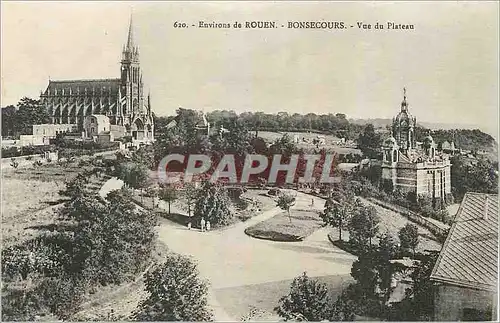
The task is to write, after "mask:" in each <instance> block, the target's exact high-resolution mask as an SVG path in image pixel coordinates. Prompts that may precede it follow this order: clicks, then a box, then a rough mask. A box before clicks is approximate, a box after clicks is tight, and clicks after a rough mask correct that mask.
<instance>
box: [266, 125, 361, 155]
mask: <svg viewBox="0 0 500 323" xmlns="http://www.w3.org/2000/svg"><path fill="white" fill-rule="evenodd" d="M284 134H288V135H289V136H290V137H291V138H292V139H293V138H294V136H295V135H297V136H298V137H299V139H300V140H299V143H298V147H299V148H304V149H312V148H316V145H314V144H313V143H312V141H313V140H314V139H316V138H317V137H318V134H317V133H308V132H286V131H284V132H273V131H259V137H261V138H263V139H264V140H266V141H267V142H270V143H272V142H274V141H275V140H276V139H279V138H281V137H282V136H283V135H284ZM322 136H323V137H324V138H325V141H326V143H325V144H324V145H321V146H320V147H319V148H325V149H327V150H330V151H334V152H336V153H338V154H342V155H344V154H361V151H360V150H359V149H356V148H353V147H347V146H345V147H343V146H340V145H336V144H333V142H336V141H338V140H339V138H337V137H335V136H333V135H322ZM302 138H305V139H306V142H304V141H303V140H302Z"/></svg>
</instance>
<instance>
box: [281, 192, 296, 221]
mask: <svg viewBox="0 0 500 323" xmlns="http://www.w3.org/2000/svg"><path fill="white" fill-rule="evenodd" d="M295 200H296V199H295V196H293V195H292V194H289V193H282V194H280V195H279V196H278V199H277V201H276V206H278V207H280V208H281V209H282V210H283V211H286V213H287V214H288V220H289V221H290V222H292V216H291V215H290V208H291V207H292V206H294V205H295Z"/></svg>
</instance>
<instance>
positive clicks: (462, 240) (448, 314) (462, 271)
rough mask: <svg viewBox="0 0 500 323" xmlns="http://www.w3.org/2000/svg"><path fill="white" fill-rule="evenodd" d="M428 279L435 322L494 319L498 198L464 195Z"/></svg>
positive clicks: (471, 194)
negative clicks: (433, 285) (432, 289)
mask: <svg viewBox="0 0 500 323" xmlns="http://www.w3.org/2000/svg"><path fill="white" fill-rule="evenodd" d="M431 280H432V281H433V282H434V283H435V284H436V293H435V320H436V321H450V320H451V321H464V320H491V319H492V318H495V317H496V313H497V309H496V304H497V289H498V195H491V194H482V193H467V194H466V195H465V197H464V199H463V201H462V204H461V205H460V208H459V210H458V212H457V215H456V216H455V220H454V223H453V225H452V227H451V229H450V232H449V234H448V237H447V239H446V241H445V243H444V245H443V248H442V250H441V253H440V254H439V258H438V259H437V261H436V264H435V266H434V269H433V271H432V274H431Z"/></svg>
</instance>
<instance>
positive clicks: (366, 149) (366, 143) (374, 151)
mask: <svg viewBox="0 0 500 323" xmlns="http://www.w3.org/2000/svg"><path fill="white" fill-rule="evenodd" d="M358 147H359V149H360V150H361V151H362V152H363V154H364V155H365V156H367V157H368V158H376V157H377V155H378V151H379V149H380V147H381V139H380V135H379V134H377V133H376V132H375V128H374V127H373V125H372V124H371V123H370V124H367V125H366V126H365V129H364V130H363V133H362V134H360V135H359V138H358Z"/></svg>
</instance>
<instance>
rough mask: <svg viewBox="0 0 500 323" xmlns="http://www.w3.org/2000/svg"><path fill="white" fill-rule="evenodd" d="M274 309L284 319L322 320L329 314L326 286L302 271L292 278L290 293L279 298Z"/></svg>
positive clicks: (329, 307)
mask: <svg viewBox="0 0 500 323" xmlns="http://www.w3.org/2000/svg"><path fill="white" fill-rule="evenodd" d="M274 310H275V311H276V312H277V313H278V315H279V316H280V317H282V318H284V319H285V320H294V321H322V320H325V319H328V318H329V316H330V314H331V313H330V311H331V301H330V297H329V296H328V290H327V288H326V286H325V285H324V284H322V283H320V282H318V281H317V280H315V279H310V278H309V277H308V276H307V274H306V273H305V272H304V273H303V274H302V275H301V276H299V277H297V278H295V279H294V280H293V282H292V285H291V287H290V293H289V294H288V295H285V296H283V297H281V298H280V300H279V303H278V306H277V307H276V308H275V309H274Z"/></svg>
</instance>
